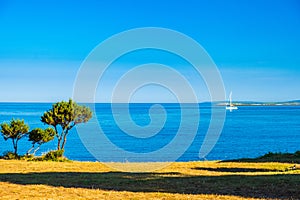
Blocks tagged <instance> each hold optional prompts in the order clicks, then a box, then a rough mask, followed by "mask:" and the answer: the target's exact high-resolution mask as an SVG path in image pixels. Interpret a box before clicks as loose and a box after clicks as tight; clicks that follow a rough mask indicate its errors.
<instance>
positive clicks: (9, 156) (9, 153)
mask: <svg viewBox="0 0 300 200" xmlns="http://www.w3.org/2000/svg"><path fill="white" fill-rule="evenodd" d="M2 158H3V159H5V160H14V159H17V160H18V159H20V156H19V155H16V154H15V153H14V152H12V151H6V152H4V153H3V157H2Z"/></svg>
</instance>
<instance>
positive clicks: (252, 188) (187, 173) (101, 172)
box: [0, 160, 300, 199]
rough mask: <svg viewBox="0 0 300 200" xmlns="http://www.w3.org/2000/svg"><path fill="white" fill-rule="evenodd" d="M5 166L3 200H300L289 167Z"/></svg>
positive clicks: (0, 170) (0, 177)
mask: <svg viewBox="0 0 300 200" xmlns="http://www.w3.org/2000/svg"><path fill="white" fill-rule="evenodd" d="M117 164H118V165H138V164H137V163H117ZM151 164H155V163H147V165H151ZM0 166H1V167H0V198H1V199H256V198H260V199H299V198H300V170H299V169H296V170H292V169H290V167H291V166H293V164H289V163H254V162H252V163H251V162H247V163H246V162H245V163H241V162H217V161H213V162H212V161H207V162H176V163H170V165H169V166H167V167H166V168H164V169H161V170H158V171H155V172H139V173H128V172H120V171H116V170H113V169H111V168H109V167H107V165H105V164H103V163H99V162H30V161H20V160H0Z"/></svg>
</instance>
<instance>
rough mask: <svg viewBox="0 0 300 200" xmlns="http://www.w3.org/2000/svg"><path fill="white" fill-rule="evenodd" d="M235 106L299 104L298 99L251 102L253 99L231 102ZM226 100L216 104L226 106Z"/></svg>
mask: <svg viewBox="0 0 300 200" xmlns="http://www.w3.org/2000/svg"><path fill="white" fill-rule="evenodd" d="M232 103H233V104H234V105H236V106H300V100H294V101H283V102H253V101H240V102H239V101H236V102H232ZM227 104H228V102H218V103H217V104H216V105H217V106H226V105H227Z"/></svg>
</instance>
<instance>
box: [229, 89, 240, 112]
mask: <svg viewBox="0 0 300 200" xmlns="http://www.w3.org/2000/svg"><path fill="white" fill-rule="evenodd" d="M237 109H238V107H237V106H235V105H233V103H232V92H230V95H229V106H228V105H227V106H226V110H230V111H232V110H237Z"/></svg>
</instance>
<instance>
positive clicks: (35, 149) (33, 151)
mask: <svg viewBox="0 0 300 200" xmlns="http://www.w3.org/2000/svg"><path fill="white" fill-rule="evenodd" d="M40 147H41V145H39V146H38V147H37V148H36V149H35V150H34V151H33V155H35V153H36V152H37V151H38V150H39V149H40Z"/></svg>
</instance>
